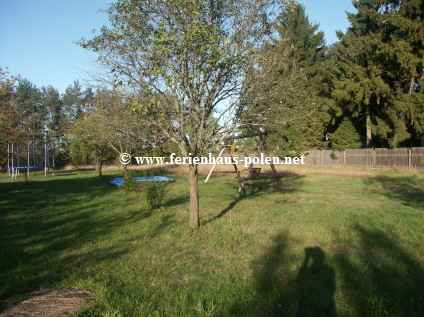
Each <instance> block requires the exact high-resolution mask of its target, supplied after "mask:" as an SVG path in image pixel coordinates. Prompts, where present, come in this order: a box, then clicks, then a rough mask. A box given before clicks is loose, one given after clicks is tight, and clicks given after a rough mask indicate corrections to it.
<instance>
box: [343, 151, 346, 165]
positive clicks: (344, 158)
mask: <svg viewBox="0 0 424 317" xmlns="http://www.w3.org/2000/svg"><path fill="white" fill-rule="evenodd" d="M343 165H346V150H343Z"/></svg>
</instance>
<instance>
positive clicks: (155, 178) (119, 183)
mask: <svg viewBox="0 0 424 317" xmlns="http://www.w3.org/2000/svg"><path fill="white" fill-rule="evenodd" d="M133 180H134V181H136V182H173V181H174V179H173V178H168V177H164V176H148V177H142V176H141V177H133ZM109 183H111V184H113V185H117V186H122V184H124V178H123V177H116V178H114V179H112V180H111V181H110V182H109Z"/></svg>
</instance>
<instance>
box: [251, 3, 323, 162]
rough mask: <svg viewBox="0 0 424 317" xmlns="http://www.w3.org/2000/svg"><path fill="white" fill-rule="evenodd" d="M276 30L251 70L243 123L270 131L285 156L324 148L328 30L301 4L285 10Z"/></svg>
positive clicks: (271, 139) (273, 143) (279, 150)
mask: <svg viewBox="0 0 424 317" xmlns="http://www.w3.org/2000/svg"><path fill="white" fill-rule="evenodd" d="M277 31H278V37H277V38H276V39H274V40H273V42H272V43H268V44H267V45H266V46H265V47H264V48H263V50H262V51H261V52H259V59H258V66H257V68H256V69H254V70H252V71H251V73H250V77H251V78H252V85H251V88H250V91H249V93H248V94H247V96H246V99H245V102H247V103H248V109H247V111H246V113H245V116H244V124H245V125H246V126H249V127H250V128H251V129H258V128H260V129H262V130H269V131H271V133H270V137H269V140H268V143H269V144H270V147H272V148H275V149H278V150H277V152H279V154H281V155H284V154H285V153H287V152H290V151H295V152H299V151H301V150H304V149H312V148H322V147H324V146H325V144H324V142H323V141H324V140H323V135H324V131H325V130H326V122H328V121H329V117H328V115H327V108H328V104H329V100H328V99H327V96H329V90H330V83H331V81H330V78H329V77H328V75H327V74H326V71H325V67H326V60H327V58H326V51H327V48H326V46H325V42H324V34H323V33H322V32H318V25H315V24H311V23H310V22H309V20H308V17H307V16H306V15H305V9H304V7H303V6H302V5H298V4H297V5H295V6H294V7H290V8H287V9H286V10H285V11H284V12H283V13H282V14H281V16H280V18H279V21H278V25H277Z"/></svg>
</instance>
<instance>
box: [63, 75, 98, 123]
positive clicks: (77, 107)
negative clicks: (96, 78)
mask: <svg viewBox="0 0 424 317" xmlns="http://www.w3.org/2000/svg"><path fill="white" fill-rule="evenodd" d="M62 100H63V110H64V112H65V114H66V118H67V121H68V124H70V123H72V122H74V121H75V120H77V119H79V118H81V117H82V115H83V113H84V112H85V111H87V109H89V108H90V107H91V105H92V103H93V102H94V93H93V91H92V90H91V89H90V88H87V89H86V90H83V89H82V87H81V85H80V83H79V81H78V80H76V81H74V83H73V85H69V86H68V87H67V88H66V90H65V94H64V95H63V98H62Z"/></svg>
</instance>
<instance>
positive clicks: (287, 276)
mask: <svg viewBox="0 0 424 317" xmlns="http://www.w3.org/2000/svg"><path fill="white" fill-rule="evenodd" d="M290 242H291V241H290V238H289V235H288V234H287V233H286V232H285V233H281V234H279V235H277V236H275V237H274V238H273V242H272V245H271V246H270V247H269V248H268V249H266V251H265V252H264V254H263V256H262V257H260V258H259V259H257V260H255V261H254V262H253V263H252V269H253V278H254V285H255V287H256V289H255V292H254V294H255V296H254V298H253V300H252V301H251V302H250V303H246V302H242V301H237V303H236V304H235V305H234V306H233V307H232V309H231V311H230V315H231V316H271V317H272V316H299V317H300V316H323V317H324V316H326V317H327V316H328V317H334V316H337V313H336V308H335V302H334V294H335V271H334V269H333V268H332V267H331V266H330V265H328V264H327V263H326V260H325V253H324V251H323V250H322V249H321V248H319V247H307V248H305V249H304V252H305V254H304V259H303V262H302V264H301V266H300V269H299V270H298V272H297V275H296V276H295V275H294V273H293V272H292V271H291V267H292V263H293V262H294V261H295V258H294V255H293V254H291V252H290V250H289V244H290Z"/></svg>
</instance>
